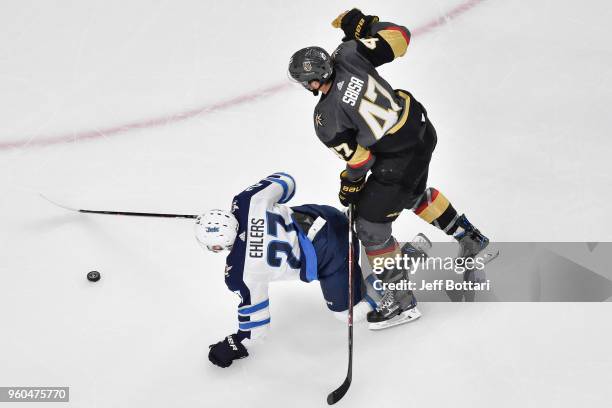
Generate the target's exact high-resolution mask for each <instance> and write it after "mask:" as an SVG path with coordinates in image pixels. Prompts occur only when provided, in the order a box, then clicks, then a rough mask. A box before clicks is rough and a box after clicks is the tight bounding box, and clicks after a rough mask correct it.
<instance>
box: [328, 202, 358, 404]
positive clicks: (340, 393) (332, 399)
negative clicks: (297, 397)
mask: <svg viewBox="0 0 612 408" xmlns="http://www.w3.org/2000/svg"><path fill="white" fill-rule="evenodd" d="M353 211H354V208H353V204H350V205H349V208H348V219H349V239H348V241H349V253H348V276H349V285H348V289H349V290H348V295H349V308H348V371H347V373H346V378H345V379H344V382H343V383H342V384H341V385H340V387H338V388H336V389H335V390H334V391H332V392H331V393H330V394H329V395H328V396H327V403H328V404H329V405H333V404H335V403H336V402H338V401H340V400H341V399H342V397H344V395H345V394H346V392H347V391H348V389H349V387H350V386H351V381H352V380H353Z"/></svg>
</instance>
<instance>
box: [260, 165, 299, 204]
mask: <svg viewBox="0 0 612 408" xmlns="http://www.w3.org/2000/svg"><path fill="white" fill-rule="evenodd" d="M266 180H267V181H271V182H273V183H276V184H278V185H280V186H281V187H282V188H283V195H282V196H281V198H280V200H278V202H279V204H285V203H287V202H288V201H289V200H291V199H292V198H293V196H294V195H295V188H296V185H295V179H294V178H293V177H292V176H291V175H290V174H288V173H283V172H277V173H274V174H271V175H269V176H268V177H266Z"/></svg>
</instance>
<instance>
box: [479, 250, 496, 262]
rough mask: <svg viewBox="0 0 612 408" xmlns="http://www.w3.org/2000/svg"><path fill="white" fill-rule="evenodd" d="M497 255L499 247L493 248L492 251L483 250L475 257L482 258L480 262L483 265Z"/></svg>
mask: <svg viewBox="0 0 612 408" xmlns="http://www.w3.org/2000/svg"><path fill="white" fill-rule="evenodd" d="M498 256H499V249H495V250H493V251H488V252H483V253H481V254H478V255H477V257H479V258H482V263H483V264H484V265H486V264H488V263H489V262H491V261H493V260H495V259H496V258H497V257H498Z"/></svg>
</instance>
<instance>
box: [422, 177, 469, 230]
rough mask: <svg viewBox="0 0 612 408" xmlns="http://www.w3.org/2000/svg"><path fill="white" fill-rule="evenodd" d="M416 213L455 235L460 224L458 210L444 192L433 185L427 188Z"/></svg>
mask: <svg viewBox="0 0 612 408" xmlns="http://www.w3.org/2000/svg"><path fill="white" fill-rule="evenodd" d="M414 213H415V214H416V215H418V216H419V217H421V218H422V219H423V220H425V221H426V222H428V223H429V224H431V225H434V226H436V227H438V228H440V229H441V230H442V231H444V232H446V234H448V235H454V234H455V232H456V231H457V228H458V226H459V225H458V224H457V220H458V219H459V214H457V210H455V208H454V207H453V206H452V204H451V203H450V202H449V201H448V199H447V198H446V197H445V196H444V194H442V193H441V192H439V191H438V190H436V189H435V188H432V187H429V188H427V190H425V192H424V193H423V195H422V196H421V199H420V201H419V203H418V205H417V207H416V208H415V209H414Z"/></svg>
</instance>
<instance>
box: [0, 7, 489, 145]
mask: <svg viewBox="0 0 612 408" xmlns="http://www.w3.org/2000/svg"><path fill="white" fill-rule="evenodd" d="M483 1H484V0H468V1H466V2H464V3H461V4H459V5H458V6H456V7H454V8H453V9H451V10H449V11H448V12H446V13H444V14H443V15H441V16H439V17H436V18H435V19H434V20H431V21H429V22H428V23H426V24H425V25H422V26H420V27H417V28H416V29H415V30H414V31H412V35H413V36H418V35H423V34H427V33H428V32H430V31H432V30H434V29H436V28H437V27H440V26H441V25H443V24H445V23H446V22H447V21H448V20H449V19H452V18H455V17H457V16H460V15H461V14H463V13H465V12H467V11H469V10H470V9H472V8H473V7H474V6H476V5H478V4H479V3H482V2H483ZM290 85H291V84H290V83H288V82H283V83H279V84H276V85H272V86H270V87H268V88H264V89H258V90H256V91H252V92H249V93H247V94H243V95H239V96H236V97H234V98H231V99H226V100H224V101H220V102H216V103H213V104H210V105H206V106H203V107H200V108H195V109H190V110H187V111H183V112H178V113H174V114H170V115H164V116H158V117H155V118H150V119H143V120H139V121H133V122H128V123H124V124H121V125H115V126H111V127H107V128H103V129H94V130H84V131H80V132H72V133H65V134H60V135H54V136H45V135H38V136H32V137H30V138H27V139H21V140H13V141H6V142H0V150H7V149H11V148H24V147H36V146H49V145H54V144H59V143H67V142H73V141H82V140H91V139H98V138H101V137H109V136H114V135H117V134H120V133H124V132H128V131H130V130H135V129H148V128H154V127H158V126H164V125H168V124H170V123H175V122H181V121H184V120H187V119H190V118H193V117H195V116H203V115H207V114H209V113H213V112H217V111H220V110H224V109H227V108H231V107H234V106H238V105H242V104H244V103H247V102H251V101H254V100H258V99H263V98H266V97H269V96H272V95H275V94H277V93H279V92H281V91H283V90H285V89H287V88H289V87H290Z"/></svg>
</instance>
